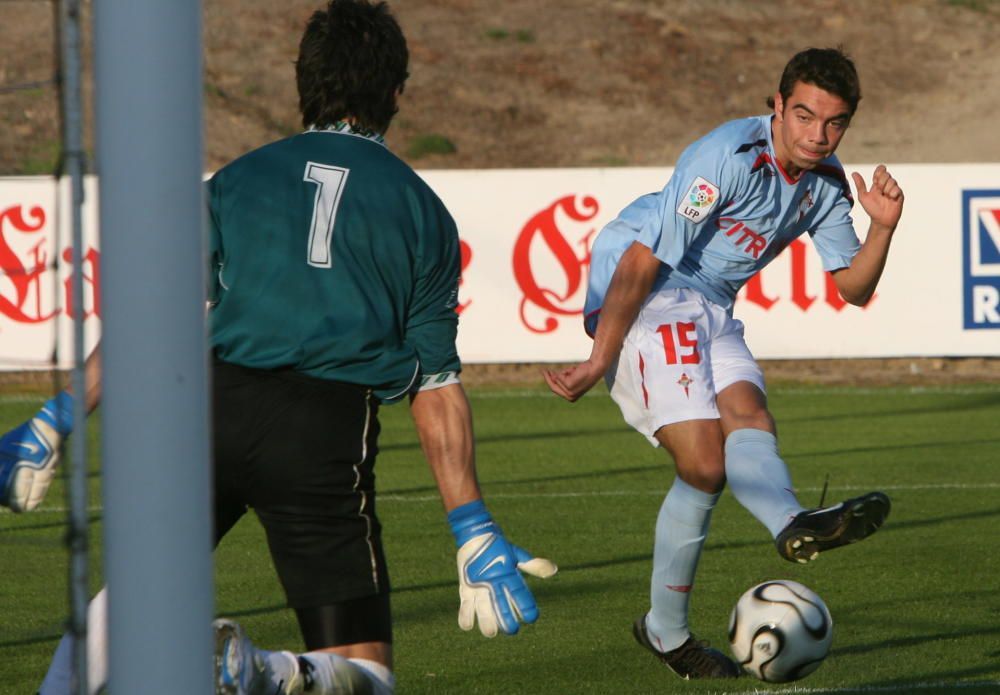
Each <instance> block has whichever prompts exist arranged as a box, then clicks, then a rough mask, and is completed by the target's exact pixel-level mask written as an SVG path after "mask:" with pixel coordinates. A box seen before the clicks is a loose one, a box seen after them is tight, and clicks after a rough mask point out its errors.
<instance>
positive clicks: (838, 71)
mask: <svg viewBox="0 0 1000 695" xmlns="http://www.w3.org/2000/svg"><path fill="white" fill-rule="evenodd" d="M796 82H805V83H806V84H811V85H815V86H817V87H819V88H820V89H822V90H824V91H827V92H830V94H836V95H837V96H838V97H840V98H841V99H843V100H844V101H845V102H847V105H848V107H850V109H851V115H852V116H853V115H854V112H855V110H856V109H857V108H858V102H859V101H861V82H860V81H859V80H858V71H857V70H855V68H854V62H853V61H852V60H851V59H850V58H848V57H847V54H846V53H844V51H843V50H842V49H840V48H807V49H806V50H804V51H801V52H799V53H796V54H795V55H794V56H792V59H791V60H790V61H788V65H786V66H785V71H784V72H783V73H782V74H781V82H780V83H779V84H778V93H779V94H781V99H782V101H785V102H787V101H788V98H789V97H790V96H791V95H792V91H793V90H794V89H795V83H796ZM767 105H768V106H770V107H771V108H774V97H768V98H767Z"/></svg>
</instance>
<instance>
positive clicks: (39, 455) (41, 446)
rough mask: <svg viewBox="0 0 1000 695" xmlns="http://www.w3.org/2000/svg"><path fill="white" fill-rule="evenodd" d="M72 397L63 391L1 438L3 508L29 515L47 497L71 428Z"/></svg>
mask: <svg viewBox="0 0 1000 695" xmlns="http://www.w3.org/2000/svg"><path fill="white" fill-rule="evenodd" d="M72 411H73V398H72V396H70V394H68V393H66V392H65V391H63V392H62V393H60V394H59V395H58V396H56V397H55V398H52V399H50V400H48V401H47V402H46V403H45V405H44V406H42V409H41V410H40V411H38V413H37V414H36V415H35V416H34V417H33V418H31V419H30V420H28V421H27V422H24V423H22V424H20V425H18V426H17V427H15V428H14V429H12V430H10V431H9V432H7V433H6V434H4V435H3V436H2V437H0V505H3V506H5V507H10V509H11V510H12V511H15V512H29V511H31V510H33V509H34V508H35V507H37V506H38V505H39V504H40V503H41V502H42V500H43V499H44V498H45V493H46V492H48V490H49V486H50V485H51V484H52V480H53V478H55V474H56V465H57V464H58V463H59V446H60V444H61V443H62V440H63V437H65V436H66V435H68V434H69V433H70V430H71V429H72V422H73V420H72V418H73V415H72Z"/></svg>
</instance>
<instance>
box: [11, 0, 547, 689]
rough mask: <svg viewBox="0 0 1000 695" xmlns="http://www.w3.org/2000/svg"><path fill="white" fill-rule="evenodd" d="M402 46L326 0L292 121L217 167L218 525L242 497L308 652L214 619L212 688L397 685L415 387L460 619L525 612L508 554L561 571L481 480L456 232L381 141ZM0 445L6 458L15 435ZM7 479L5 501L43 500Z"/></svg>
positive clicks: (357, 1)
mask: <svg viewBox="0 0 1000 695" xmlns="http://www.w3.org/2000/svg"><path fill="white" fill-rule="evenodd" d="M407 63H408V53H407V48H406V42H405V39H404V37H403V34H402V32H401V30H400V28H399V26H398V24H397V22H396V20H395V19H394V18H393V17H392V15H391V14H390V13H389V11H388V9H387V7H386V5H385V4H384V3H378V4H372V3H370V2H368V1H367V0H332V1H331V2H330V3H329V4H328V6H327V7H325V8H324V9H323V10H321V11H318V12H316V13H315V14H313V16H312V17H311V18H310V19H309V21H308V23H307V26H306V29H305V33H304V35H303V37H302V40H301V43H300V49H299V57H298V60H297V62H296V64H295V68H296V78H297V84H298V90H299V106H300V110H301V113H302V122H303V125H304V126H305V132H303V133H300V134H298V135H294V136H292V137H289V138H287V139H284V140H281V141H278V142H275V143H272V144H270V145H267V146H265V147H262V148H260V149H257V150H255V151H253V152H250V153H249V154H247V155H245V156H243V157H241V158H240V159H237V160H236V161H235V162H233V163H231V164H229V165H228V166H226V167H224V168H223V169H221V170H220V171H219V172H217V173H216V174H215V175H214V176H213V177H212V179H211V180H210V182H209V183H208V194H207V195H208V201H209V208H210V210H209V212H210V214H209V218H210V240H209V253H210V259H209V260H210V263H211V277H212V283H211V288H210V295H211V297H210V299H211V309H210V312H209V320H210V324H211V327H210V333H211V347H212V352H213V356H214V360H215V362H214V367H213V374H212V377H213V379H212V381H213V424H214V485H215V538H216V542H217V541H218V540H219V539H221V538H222V537H223V536H224V535H225V534H226V532H227V531H228V530H229V529H230V528H232V527H233V525H234V524H236V522H237V521H238V520H239V519H240V517H241V516H242V515H243V514H244V513H245V512H246V510H247V509H248V508H251V507H252V508H253V510H254V512H255V513H256V514H257V517H258V518H259V519H260V522H261V524H262V525H263V527H264V529H265V531H266V535H267V541H268V546H269V548H270V552H271V557H272V559H273V561H274V565H275V567H276V569H277V572H278V576H279V579H280V580H281V583H282V585H283V587H284V590H285V593H286V595H287V599H288V602H289V605H290V606H291V607H292V608H293V609H294V611H295V614H296V617H297V619H298V623H299V627H300V629H301V632H302V637H303V641H304V643H305V645H306V648H307V650H308V651H307V653H305V654H294V653H292V652H290V651H281V650H276V651H266V650H263V649H259V648H257V647H256V646H254V645H253V643H252V642H251V641H250V639H249V638H248V636H247V635H246V633H245V632H244V630H243V629H242V627H241V626H240V625H238V624H237V623H235V622H233V621H230V620H218V621H216V623H215V629H216V648H217V653H216V679H217V683H216V688H217V692H218V693H231V694H239V695H244V694H247V693H258V692H260V693H268V694H269V695H270V694H272V693H315V694H317V695H323V694H328V693H334V692H336V693H346V692H352V693H353V692H357V693H361V692H363V693H391V692H392V691H393V687H394V678H393V675H392V624H391V617H390V604H389V593H390V588H389V586H390V585H389V575H388V572H387V569H386V560H385V556H384V554H383V545H382V533H381V526H380V524H379V520H378V517H377V516H376V508H375V505H376V492H375V474H374V467H375V459H376V454H377V452H378V434H379V422H378V411H379V407H380V406H381V405H383V404H388V403H393V402H396V401H398V400H402V399H404V398H408V399H409V401H410V410H411V413H412V416H413V420H414V422H415V425H416V430H417V434H418V436H419V439H420V443H421V446H422V448H423V451H424V454H425V456H426V458H427V461H428V464H429V466H430V468H431V471H432V473H433V475H434V478H435V480H436V483H437V486H438V489H439V491H440V494H441V499H442V502H443V504H444V508H445V510H446V512H447V516H448V521H449V524H450V526H451V530H452V532H453V534H454V537H455V542H456V547H457V551H458V556H457V557H458V574H459V593H460V599H461V607H460V609H459V615H458V622H459V625H460V627H461V628H463V629H465V630H470V629H472V628H473V627H474V625H475V624H476V623H477V622H478V625H479V629H480V630H481V631H482V633H483V634H484V635H486V636H488V637H492V636H494V635H496V634H497V633H499V632H503V633H505V634H511V635H512V634H515V633H517V632H518V629H519V624H520V623H522V622H526V623H531V622H534V621H535V620H536V618H537V616H538V609H537V607H536V605H535V601H534V598H533V597H532V594H531V591H530V590H529V589H528V587H527V585H526V584H525V582H524V579H523V578H522V576H521V572H522V571H523V572H528V573H529V574H534V575H536V576H542V577H545V576H550V575H552V574H554V573H555V571H556V568H555V565H553V564H552V563H551V562H549V561H548V560H543V559H540V558H533V557H532V556H531V555H530V554H529V553H527V552H526V551H524V550H523V549H521V548H518V547H517V546H515V545H513V544H512V543H510V542H509V541H508V540H507V539H506V537H505V535H504V533H503V532H502V531H501V529H500V527H499V526H498V525H497V524H496V523H495V522H494V521H493V519H492V518H491V516H490V514H489V512H488V511H487V508H486V506H485V504H484V503H483V500H482V497H481V494H480V490H479V485H478V482H477V476H476V469H475V463H474V454H473V432H472V419H471V413H470V409H469V404H468V401H467V399H466V396H465V392H464V390H463V387H462V384H461V383H460V381H459V372H460V369H461V365H460V362H459V358H458V354H457V350H456V347H455V337H456V331H457V324H458V319H457V315H456V313H455V307H456V303H457V295H458V281H459V270H460V266H459V244H458V234H457V230H456V227H455V223H454V221H453V220H452V218H451V216H450V215H449V213H448V211H447V210H446V209H445V207H444V205H443V204H442V203H441V201H440V200H439V199H438V198H437V196H436V195H435V194H434V193H433V192H432V191H431V190H430V188H429V187H428V186H427V185H426V184H425V183H424V182H423V181H422V179H420V178H419V177H418V176H417V175H416V173H414V172H413V170H412V169H410V168H409V167H408V166H407V165H406V164H404V163H403V162H402V161H401V160H400V159H398V158H397V157H396V156H395V155H393V154H392V153H391V152H390V151H389V150H388V149H387V147H386V145H385V142H384V140H383V134H384V133H385V132H386V130H387V128H388V127H389V124H390V122H391V120H392V118H393V116H394V115H395V113H396V111H397V98H398V96H399V94H400V93H401V92H402V89H403V83H404V82H405V80H406V78H407V75H408V73H407ZM39 417H42V416H41V415H40V416H39ZM55 432H56V433H55V434H54V435H52V434H51V433H49V434H50V445H51V447H52V448H53V450H54V447H55V446H57V445H58V439H59V436H60V434H61V435H65V434H66V428H65V427H63V428H62V430H61V431H59V430H58V429H57V430H55ZM5 448H6V450H7V451H8V452H11V457H12V458H8V459H7V461H8V462H9V461H10V460H13V459H16V458H17V456H16V454H14V453H12V452H15V451H17V446H16V442H15V441H14V440H13V439H11V438H10V437H8V439H7V440H5ZM4 465H5V467H6V468H9V469H11V470H13V469H14V468H16V467H17V466H18V465H19V464H18V463H14V464H13V467H12V466H10V465H9V463H8V464H4ZM22 468H23V466H22ZM19 490H20V488H19V487H17V486H14V487H12V488H7V489H5V491H4V494H5V499H4V500H3V501H4V503H5V504H7V505H8V506H11V507H13V508H15V509H17V508H20V509H26V508H28V507H30V506H31V505H32V504H37V502H38V497H39V496H38V495H35V496H34V497H33V498H30V499H29V500H28V501H27V502H25V500H23V499H20V498H19V495H21V493H20V492H19ZM12 492H13V495H12V494H11V493H12ZM101 598H102V603H103V597H101ZM94 622H95V624H97V625H98V626H100V625H102V621H101V620H100V619H98V620H95V621H94ZM99 637H100V636H98V637H95V638H94V639H95V641H97V640H99ZM70 651H71V650H70V648H69V645H68V641H67V639H66V638H64V642H63V644H61V645H60V648H59V649H58V650H57V656H56V659H55V660H54V664H53V667H52V669H50V673H49V676H48V677H47V678H46V681H45V683H44V684H43V687H42V690H41V693H42V695H52V694H56V693H62V692H66V690H61V688H63V687H64V686H62V685H61V683H62V682H66V683H68V670H69V659H68V656H67V655H68V654H69V653H70ZM100 651H101V650H99V649H94V648H91V650H90V653H91V655H92V656H93V658H95V659H99V658H100ZM60 652H61V653H62V654H63V656H60ZM103 675H104V674H102V673H99V674H98V677H97V678H95V679H94V682H93V683H92V685H93V686H94V687H99V686H100V684H101V681H102V680H103V678H102V676H103Z"/></svg>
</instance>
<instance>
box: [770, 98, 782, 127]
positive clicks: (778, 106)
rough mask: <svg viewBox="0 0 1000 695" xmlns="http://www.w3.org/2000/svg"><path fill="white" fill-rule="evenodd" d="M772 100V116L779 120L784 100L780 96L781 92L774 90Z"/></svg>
mask: <svg viewBox="0 0 1000 695" xmlns="http://www.w3.org/2000/svg"><path fill="white" fill-rule="evenodd" d="M771 101H772V102H774V116H775V118H777V119H778V122H779V123H780V122H781V115H782V113H783V112H784V110H785V101H784V99H782V98H781V92H775V93H774V98H773V99H772V100H771Z"/></svg>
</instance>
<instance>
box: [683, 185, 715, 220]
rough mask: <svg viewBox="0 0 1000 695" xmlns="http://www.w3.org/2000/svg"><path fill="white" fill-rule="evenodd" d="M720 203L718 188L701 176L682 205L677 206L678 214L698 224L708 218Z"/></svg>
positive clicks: (684, 198)
mask: <svg viewBox="0 0 1000 695" xmlns="http://www.w3.org/2000/svg"><path fill="white" fill-rule="evenodd" d="M718 202H719V188H718V186H716V185H715V184H713V183H711V182H709V181H706V180H705V179H703V178H702V177H700V176H699V177H698V178H696V179H695V180H694V183H692V184H691V188H689V189H688V192H687V194H686V195H685V196H684V197H683V198H682V199H681V204H680V205H678V206H677V214H678V215H681V216H682V217H686V218H688V219H689V220H691V221H692V222H695V223H698V222H701V221H702V220H705V219H707V218H708V213H710V212H711V211H712V209H713V208H714V207H715V205H716V203H718Z"/></svg>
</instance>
